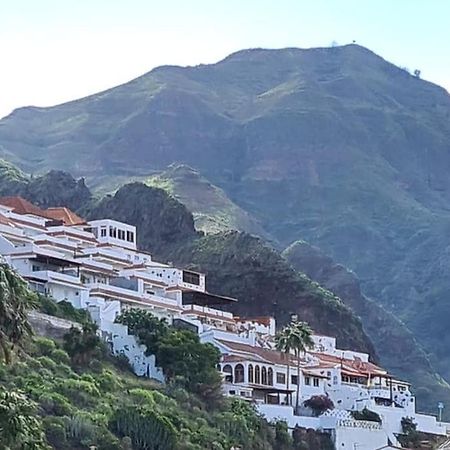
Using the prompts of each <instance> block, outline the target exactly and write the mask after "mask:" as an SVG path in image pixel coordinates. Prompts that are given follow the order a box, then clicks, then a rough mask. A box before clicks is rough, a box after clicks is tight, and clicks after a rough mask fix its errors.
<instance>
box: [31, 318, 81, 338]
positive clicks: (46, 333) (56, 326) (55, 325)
mask: <svg viewBox="0 0 450 450" xmlns="http://www.w3.org/2000/svg"><path fill="white" fill-rule="evenodd" d="M28 320H29V321H30V324H31V326H32V327H33V330H34V332H35V333H36V334H37V335H38V336H43V337H47V338H51V339H56V340H59V341H61V340H62V339H63V337H64V335H65V334H66V333H68V332H69V330H70V328H72V327H77V328H80V329H81V325H80V324H79V323H76V322H72V321H70V320H66V319H60V318H59V317H54V316H49V315H48V314H42V313H40V312H37V311H31V312H30V313H29V314H28Z"/></svg>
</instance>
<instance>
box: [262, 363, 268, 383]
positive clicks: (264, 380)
mask: <svg viewBox="0 0 450 450" xmlns="http://www.w3.org/2000/svg"><path fill="white" fill-rule="evenodd" d="M261 379H262V380H261V381H262V384H267V369H266V368H265V367H263V368H262V370H261Z"/></svg>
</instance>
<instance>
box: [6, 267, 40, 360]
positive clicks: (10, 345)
mask: <svg viewBox="0 0 450 450" xmlns="http://www.w3.org/2000/svg"><path fill="white" fill-rule="evenodd" d="M34 303H35V299H34V297H33V295H32V294H31V292H30V291H29V290H28V288H27V285H26V283H25V281H24V280H23V279H22V278H20V277H19V276H18V275H17V274H16V273H15V272H14V271H13V270H12V269H11V268H10V267H9V266H8V265H7V264H6V263H4V262H0V357H1V359H3V360H4V361H5V363H7V364H8V363H10V362H11V355H12V351H13V349H14V346H15V345H20V344H21V343H22V342H23V340H24V339H25V338H26V337H27V336H31V335H32V328H31V325H30V323H29V322H28V317H27V312H28V310H29V309H31V308H32V307H33V306H34Z"/></svg>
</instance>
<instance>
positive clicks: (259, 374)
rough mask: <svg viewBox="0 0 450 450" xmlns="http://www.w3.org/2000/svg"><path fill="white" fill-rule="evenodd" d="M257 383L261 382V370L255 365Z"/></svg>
mask: <svg viewBox="0 0 450 450" xmlns="http://www.w3.org/2000/svg"><path fill="white" fill-rule="evenodd" d="M255 383H256V384H261V373H260V370H259V366H255Z"/></svg>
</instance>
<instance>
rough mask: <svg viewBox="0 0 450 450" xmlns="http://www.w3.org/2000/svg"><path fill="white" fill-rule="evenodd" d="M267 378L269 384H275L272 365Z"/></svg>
mask: <svg viewBox="0 0 450 450" xmlns="http://www.w3.org/2000/svg"><path fill="white" fill-rule="evenodd" d="M267 378H268V380H267V381H268V384H269V386H273V370H272V368H271V367H269V370H268V371H267Z"/></svg>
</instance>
